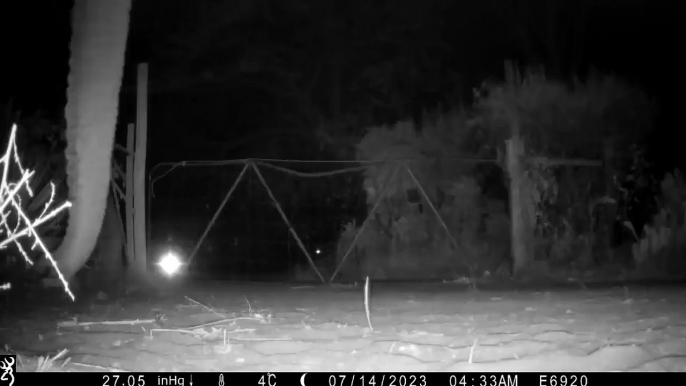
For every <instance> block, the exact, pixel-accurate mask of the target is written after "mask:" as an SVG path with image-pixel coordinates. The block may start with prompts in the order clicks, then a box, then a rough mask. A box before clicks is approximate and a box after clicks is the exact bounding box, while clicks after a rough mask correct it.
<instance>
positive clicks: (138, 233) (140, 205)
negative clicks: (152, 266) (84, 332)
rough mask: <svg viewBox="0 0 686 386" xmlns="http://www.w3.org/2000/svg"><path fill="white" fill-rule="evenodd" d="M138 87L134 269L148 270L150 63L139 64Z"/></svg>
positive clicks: (134, 192)
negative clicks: (146, 164)
mask: <svg viewBox="0 0 686 386" xmlns="http://www.w3.org/2000/svg"><path fill="white" fill-rule="evenodd" d="M137 75H138V76H137V87H136V140H135V146H134V148H135V151H134V158H133V179H134V182H133V183H134V186H133V210H134V215H133V220H134V226H133V230H134V251H135V252H134V253H135V254H134V256H135V257H134V270H135V271H136V273H140V274H144V273H145V272H146V271H147V245H146V244H147V243H146V239H145V237H146V232H145V160H146V156H147V145H148V64H147V63H141V64H139V65H138V74H137Z"/></svg>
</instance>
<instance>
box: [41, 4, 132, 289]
mask: <svg viewBox="0 0 686 386" xmlns="http://www.w3.org/2000/svg"><path fill="white" fill-rule="evenodd" d="M130 9H131V0H75V4H74V9H73V11H72V39H71V45H70V48H71V59H70V73H69V86H68V88H67V106H66V119H67V149H66V159H67V183H68V186H69V200H70V201H71V202H72V208H71V211H70V214H69V222H68V225H67V230H66V235H65V237H64V240H63V242H62V245H61V246H60V247H59V248H58V249H57V251H55V253H54V257H55V260H57V262H58V266H59V268H60V270H61V271H62V274H63V275H64V277H65V279H67V281H70V280H71V279H72V278H73V277H74V275H75V274H76V272H77V271H78V270H79V269H80V268H81V267H82V266H83V265H84V264H85V262H86V260H87V259H88V257H89V256H90V254H91V252H92V251H93V249H94V247H95V244H96V241H97V239H98V234H99V233H100V229H101V226H102V221H103V216H104V214H105V208H106V207H107V197H108V191H109V184H110V172H111V159H112V148H113V146H114V133H115V128H116V123H117V112H118V102H119V90H120V88H121V81H122V76H123V72H124V54H125V51H126V40H127V35H128V29H129V12H130Z"/></svg>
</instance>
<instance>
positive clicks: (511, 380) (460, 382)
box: [449, 374, 517, 386]
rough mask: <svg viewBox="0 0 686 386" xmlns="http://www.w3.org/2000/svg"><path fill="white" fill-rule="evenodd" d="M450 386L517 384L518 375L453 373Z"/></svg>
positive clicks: (501, 385) (510, 385)
mask: <svg viewBox="0 0 686 386" xmlns="http://www.w3.org/2000/svg"><path fill="white" fill-rule="evenodd" d="M449 384H450V386H517V375H514V374H513V375H506V374H500V375H496V374H491V375H478V376H477V375H467V374H463V375H451V376H450V382H449Z"/></svg>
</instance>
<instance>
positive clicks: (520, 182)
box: [506, 123, 531, 275]
mask: <svg viewBox="0 0 686 386" xmlns="http://www.w3.org/2000/svg"><path fill="white" fill-rule="evenodd" d="M515 125H516V123H515ZM513 132H514V133H515V135H513V136H512V138H510V139H509V140H507V141H506V144H507V147H506V152H507V155H506V162H507V173H508V175H509V177H510V222H511V227H512V229H511V231H512V233H511V235H512V260H513V266H512V271H513V274H514V275H517V274H519V273H521V272H522V270H523V269H524V268H525V267H526V266H527V265H528V263H529V258H530V251H531V248H530V245H529V244H530V240H531V237H530V235H528V233H529V228H530V227H529V226H528V225H529V224H528V222H529V218H528V217H529V216H528V213H527V210H526V209H527V208H526V207H525V205H524V197H523V194H524V192H523V190H524V189H523V188H524V184H525V183H526V182H525V181H524V179H525V178H526V177H525V175H524V173H525V170H524V165H522V158H523V156H524V142H523V141H522V139H521V137H520V136H519V135H517V132H518V130H516V131H513Z"/></svg>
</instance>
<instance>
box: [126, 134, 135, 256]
mask: <svg viewBox="0 0 686 386" xmlns="http://www.w3.org/2000/svg"><path fill="white" fill-rule="evenodd" d="M135 135H136V125H134V124H133V123H130V124H128V125H127V126H126V171H125V178H126V180H125V183H124V187H125V197H126V198H125V203H126V209H125V215H126V217H125V221H126V222H125V224H126V226H125V228H126V258H127V259H128V262H129V266H133V265H134V264H135V262H134V261H135V259H136V257H135V256H136V254H135V249H134V243H135V240H134V232H133V189H134V186H133V173H134V171H133V158H134V154H135V152H136V149H135V147H134V144H135Z"/></svg>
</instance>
